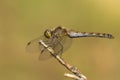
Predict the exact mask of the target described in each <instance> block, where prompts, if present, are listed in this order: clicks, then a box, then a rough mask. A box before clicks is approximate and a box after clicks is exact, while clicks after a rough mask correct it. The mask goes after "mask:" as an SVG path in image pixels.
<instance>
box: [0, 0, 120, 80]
mask: <svg viewBox="0 0 120 80" xmlns="http://www.w3.org/2000/svg"><path fill="white" fill-rule="evenodd" d="M59 25H61V26H64V27H67V28H68V29H73V30H76V31H82V32H84V31H86V32H105V33H111V34H113V35H114V36H115V39H100V38H81V39H75V40H74V41H73V43H72V46H71V47H70V48H69V50H67V51H66V52H64V54H63V57H64V59H65V60H66V61H68V63H70V64H71V65H74V66H76V67H78V69H80V71H81V72H82V73H83V74H84V75H85V76H87V78H88V80H120V1H119V0H0V80H48V79H49V80H69V79H68V78H66V77H64V76H63V74H64V73H65V72H68V70H66V69H65V68H64V67H63V66H61V65H60V64H59V63H58V62H57V61H56V60H55V59H54V58H51V59H48V60H45V61H39V60H38V56H39V53H38V54H29V53H28V52H26V50H25V47H26V44H27V42H29V41H30V40H32V39H35V38H36V37H39V36H40V35H41V34H42V33H43V32H44V30H45V29H47V28H54V27H57V26H59Z"/></svg>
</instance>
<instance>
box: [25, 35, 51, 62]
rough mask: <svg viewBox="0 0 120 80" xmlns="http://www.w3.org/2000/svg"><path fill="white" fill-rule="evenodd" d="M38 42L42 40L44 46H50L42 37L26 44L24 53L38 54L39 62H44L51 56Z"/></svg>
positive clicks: (48, 41) (47, 40)
mask: <svg viewBox="0 0 120 80" xmlns="http://www.w3.org/2000/svg"><path fill="white" fill-rule="evenodd" d="M40 40H43V42H44V43H45V44H47V45H50V40H49V39H47V38H45V37H44V36H42V37H39V38H36V39H34V40H32V41H30V42H28V44H27V46H26V51H27V52H29V53H39V54H40V56H39V60H46V59H48V58H50V57H51V54H50V53H49V51H48V50H47V49H45V48H44V46H43V45H41V44H40V43H39V41H40Z"/></svg>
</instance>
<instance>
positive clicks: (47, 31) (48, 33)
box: [44, 29, 52, 38]
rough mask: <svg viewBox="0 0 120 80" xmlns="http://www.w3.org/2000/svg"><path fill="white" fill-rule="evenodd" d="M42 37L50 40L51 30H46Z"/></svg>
mask: <svg viewBox="0 0 120 80" xmlns="http://www.w3.org/2000/svg"><path fill="white" fill-rule="evenodd" d="M44 36H45V37H46V38H51V37H52V32H51V30H49V29H47V30H46V31H45V32H44Z"/></svg>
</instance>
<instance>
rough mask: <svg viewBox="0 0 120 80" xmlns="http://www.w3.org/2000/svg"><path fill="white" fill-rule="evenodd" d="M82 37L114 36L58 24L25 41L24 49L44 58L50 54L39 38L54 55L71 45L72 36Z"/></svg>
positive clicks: (110, 37)
mask: <svg viewBox="0 0 120 80" xmlns="http://www.w3.org/2000/svg"><path fill="white" fill-rule="evenodd" d="M83 37H98V38H108V39H113V38H114V37H113V36H112V35H111V34H107V33H95V32H78V31H74V30H70V29H67V28H65V27H61V26H58V27H56V28H53V29H46V30H45V31H44V33H43V35H41V36H40V37H38V38H36V39H33V40H31V41H29V42H28V43H27V46H26V50H27V51H28V52H30V53H39V54H40V56H39V59H40V60H45V59H48V58H50V57H51V56H52V55H51V54H50V52H49V51H48V50H47V49H46V48H45V47H44V46H43V45H41V43H40V40H42V41H43V42H44V43H45V44H46V45H47V46H49V47H51V48H52V49H53V50H54V55H59V56H62V53H63V52H64V51H66V50H67V49H68V48H69V47H70V46H71V44H72V40H73V39H74V38H83Z"/></svg>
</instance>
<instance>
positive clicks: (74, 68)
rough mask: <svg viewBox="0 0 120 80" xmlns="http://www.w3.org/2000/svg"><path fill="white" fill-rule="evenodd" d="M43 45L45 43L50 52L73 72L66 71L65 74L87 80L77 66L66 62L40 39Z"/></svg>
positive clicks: (79, 79)
mask: <svg viewBox="0 0 120 80" xmlns="http://www.w3.org/2000/svg"><path fill="white" fill-rule="evenodd" d="M39 42H40V44H41V45H43V46H44V47H45V48H46V49H47V50H48V51H49V52H50V54H51V55H52V56H53V57H54V58H55V59H57V61H58V62H59V63H61V64H62V65H63V66H65V67H66V68H67V69H68V70H69V71H71V72H72V73H73V74H69V73H65V74H64V76H66V77H69V78H73V79H75V80H87V78H86V77H85V76H84V75H83V74H81V73H80V71H79V70H78V68H77V67H74V66H71V65H70V64H68V63H67V62H65V61H64V60H63V59H62V58H61V57H60V56H58V55H55V54H54V50H53V49H52V48H51V47H49V46H48V45H46V44H45V43H44V42H43V41H42V40H40V41H39Z"/></svg>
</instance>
